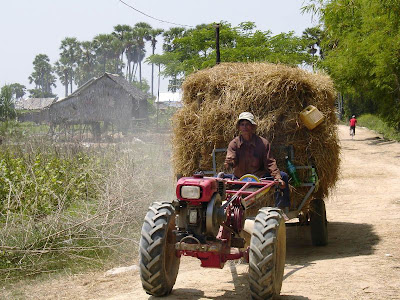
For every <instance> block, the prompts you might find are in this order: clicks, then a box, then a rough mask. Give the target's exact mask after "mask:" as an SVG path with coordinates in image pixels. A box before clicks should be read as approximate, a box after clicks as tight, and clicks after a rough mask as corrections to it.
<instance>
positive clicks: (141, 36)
mask: <svg viewBox="0 0 400 300" xmlns="http://www.w3.org/2000/svg"><path fill="white" fill-rule="evenodd" d="M151 29H152V27H151V26H150V25H149V24H147V23H145V22H139V23H136V24H135V26H134V27H133V32H134V34H133V36H134V38H135V39H136V43H135V45H136V47H137V52H136V54H137V61H138V66H139V82H140V83H141V82H142V61H143V59H144V58H145V56H146V49H145V42H146V41H150V40H151V36H150V30H151Z"/></svg>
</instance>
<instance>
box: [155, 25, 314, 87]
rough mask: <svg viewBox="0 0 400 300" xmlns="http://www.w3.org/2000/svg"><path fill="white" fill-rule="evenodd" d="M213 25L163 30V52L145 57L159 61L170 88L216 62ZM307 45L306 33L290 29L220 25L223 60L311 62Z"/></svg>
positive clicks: (308, 43) (293, 63)
mask: <svg viewBox="0 0 400 300" xmlns="http://www.w3.org/2000/svg"><path fill="white" fill-rule="evenodd" d="M214 25H215V24H202V25H197V26H196V28H194V29H185V28H181V27H174V28H171V29H170V30H168V31H165V32H164V33H163V37H164V45H163V50H164V53H163V54H161V55H153V56H151V57H150V58H149V59H148V61H149V62H151V63H154V64H157V65H159V64H160V65H162V66H163V67H164V71H163V74H164V75H165V76H168V77H171V78H172V79H171V80H170V84H169V90H171V91H175V90H176V89H177V87H178V88H179V86H180V83H181V82H182V79H183V77H184V76H186V75H188V74H190V73H192V72H194V71H195V70H199V69H204V68H207V67H212V66H214V65H215V64H216V50H215V48H216V46H215V28H214ZM309 45H310V40H309V38H308V37H305V38H301V37H297V36H295V35H294V33H293V32H289V33H280V34H278V35H275V36H273V35H272V34H271V32H270V31H261V30H257V29H256V25H255V23H253V22H243V23H241V24H240V25H239V26H237V27H232V25H231V24H229V23H222V24H221V25H220V52H221V60H222V61H223V62H238V61H239V62H254V61H258V62H259V61H264V62H273V63H285V64H289V65H300V64H304V63H308V64H311V63H312V60H313V57H312V56H311V55H310V54H309V53H308V47H309Z"/></svg>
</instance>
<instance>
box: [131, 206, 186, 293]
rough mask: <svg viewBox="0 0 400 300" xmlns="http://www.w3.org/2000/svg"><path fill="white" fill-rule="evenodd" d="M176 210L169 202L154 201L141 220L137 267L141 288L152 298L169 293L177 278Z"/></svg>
mask: <svg viewBox="0 0 400 300" xmlns="http://www.w3.org/2000/svg"><path fill="white" fill-rule="evenodd" d="M173 230H175V209H174V207H173V206H172V205H171V203H169V202H154V203H153V204H152V205H151V206H150V207H149V210H148V212H147V214H146V217H145V218H144V223H143V227H142V232H141V238H140V247H139V252H140V253H139V264H140V278H141V280H142V285H143V289H144V290H145V291H146V293H148V294H150V295H153V296H165V295H168V294H170V293H171V291H172V287H173V286H174V284H175V281H176V277H177V275H178V270H179V263H180V257H178V256H177V255H176V251H175V242H176V236H175V234H174V232H173Z"/></svg>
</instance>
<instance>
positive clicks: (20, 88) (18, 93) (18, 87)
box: [10, 83, 26, 99]
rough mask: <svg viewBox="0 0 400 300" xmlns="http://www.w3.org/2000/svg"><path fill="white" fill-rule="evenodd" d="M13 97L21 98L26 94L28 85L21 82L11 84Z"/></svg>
mask: <svg viewBox="0 0 400 300" xmlns="http://www.w3.org/2000/svg"><path fill="white" fill-rule="evenodd" d="M10 87H11V93H12V96H13V98H15V99H20V98H22V97H23V96H24V95H25V94H26V87H25V86H24V85H22V84H19V83H13V84H10Z"/></svg>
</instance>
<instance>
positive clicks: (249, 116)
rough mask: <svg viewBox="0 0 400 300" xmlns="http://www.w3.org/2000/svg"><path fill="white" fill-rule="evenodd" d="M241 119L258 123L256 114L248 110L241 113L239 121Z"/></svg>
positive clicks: (254, 123)
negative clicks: (255, 118)
mask: <svg viewBox="0 0 400 300" xmlns="http://www.w3.org/2000/svg"><path fill="white" fill-rule="evenodd" d="M240 120H247V121H249V122H250V123H251V124H253V125H257V124H256V122H255V121H254V116H253V114H252V113H249V112H247V111H245V112H242V113H241V114H240V115H239V118H238V122H239V121H240Z"/></svg>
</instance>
